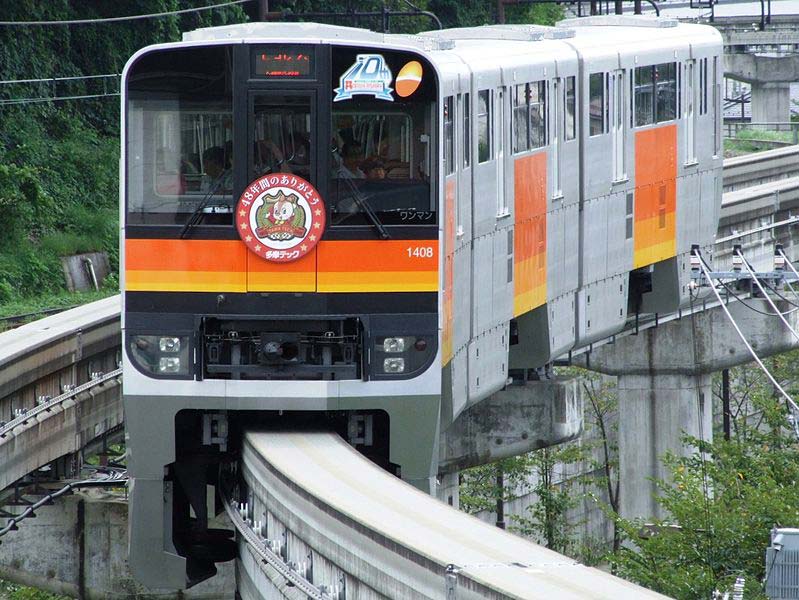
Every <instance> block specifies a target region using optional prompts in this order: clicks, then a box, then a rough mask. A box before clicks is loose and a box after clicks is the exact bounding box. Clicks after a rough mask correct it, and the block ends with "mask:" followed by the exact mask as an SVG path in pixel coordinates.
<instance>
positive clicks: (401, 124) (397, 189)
mask: <svg viewBox="0 0 799 600" xmlns="http://www.w3.org/2000/svg"><path fill="white" fill-rule="evenodd" d="M392 108H394V107H392ZM425 112H426V111H425V109H424V107H421V106H419V107H396V110H388V109H387V108H386V107H385V106H375V107H372V111H365V110H359V111H334V112H333V150H332V152H333V161H332V163H331V179H330V187H329V190H330V192H329V198H330V204H331V207H332V223H333V224H334V225H335V224H357V223H362V222H363V221H364V219H366V218H367V215H366V213H367V212H368V211H369V210H371V211H374V213H375V215H376V216H377V218H378V219H379V220H380V221H381V222H383V223H385V224H393V225H396V224H421V225H424V224H434V223H435V222H436V217H435V202H434V201H433V198H432V196H431V192H430V172H429V167H428V165H429V164H430V163H429V158H428V157H429V152H430V148H429V140H430V139H431V138H430V135H429V133H427V123H429V120H428V119H427V118H426V114H425Z"/></svg>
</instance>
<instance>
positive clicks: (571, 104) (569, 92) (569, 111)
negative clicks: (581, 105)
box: [564, 76, 577, 140]
mask: <svg viewBox="0 0 799 600" xmlns="http://www.w3.org/2000/svg"><path fill="white" fill-rule="evenodd" d="M576 82H577V78H576V77H574V76H572V77H567V78H566V111H565V113H564V118H565V119H566V122H565V123H564V132H565V136H566V139H567V140H573V139H574V137H575V134H576V131H575V118H574V114H575V109H576V96H575V86H576Z"/></svg>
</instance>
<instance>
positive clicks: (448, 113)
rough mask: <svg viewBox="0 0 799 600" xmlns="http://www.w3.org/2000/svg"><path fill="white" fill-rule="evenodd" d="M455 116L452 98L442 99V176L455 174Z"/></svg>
mask: <svg viewBox="0 0 799 600" xmlns="http://www.w3.org/2000/svg"><path fill="white" fill-rule="evenodd" d="M454 116H455V110H454V103H453V101H452V96H447V97H446V98H444V174H445V175H451V174H452V173H454V172H455V140H454V132H453V130H452V127H453V123H452V120H453V117H454Z"/></svg>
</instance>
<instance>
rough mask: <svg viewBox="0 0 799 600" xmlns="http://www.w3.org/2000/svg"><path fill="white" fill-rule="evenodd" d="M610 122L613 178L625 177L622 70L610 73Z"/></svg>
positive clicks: (620, 178) (617, 179) (618, 179)
mask: <svg viewBox="0 0 799 600" xmlns="http://www.w3.org/2000/svg"><path fill="white" fill-rule="evenodd" d="M610 88H611V90H610V100H611V103H612V107H611V123H610V131H611V138H612V140H613V142H612V143H613V180H614V181H620V180H622V179H624V178H625V176H626V170H625V165H624V139H625V135H624V71H623V70H617V71H613V72H612V73H611V74H610Z"/></svg>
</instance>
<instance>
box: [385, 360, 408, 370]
mask: <svg viewBox="0 0 799 600" xmlns="http://www.w3.org/2000/svg"><path fill="white" fill-rule="evenodd" d="M383 371H385V372H386V373H404V372H405V359H404V358H386V359H384V360H383Z"/></svg>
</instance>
